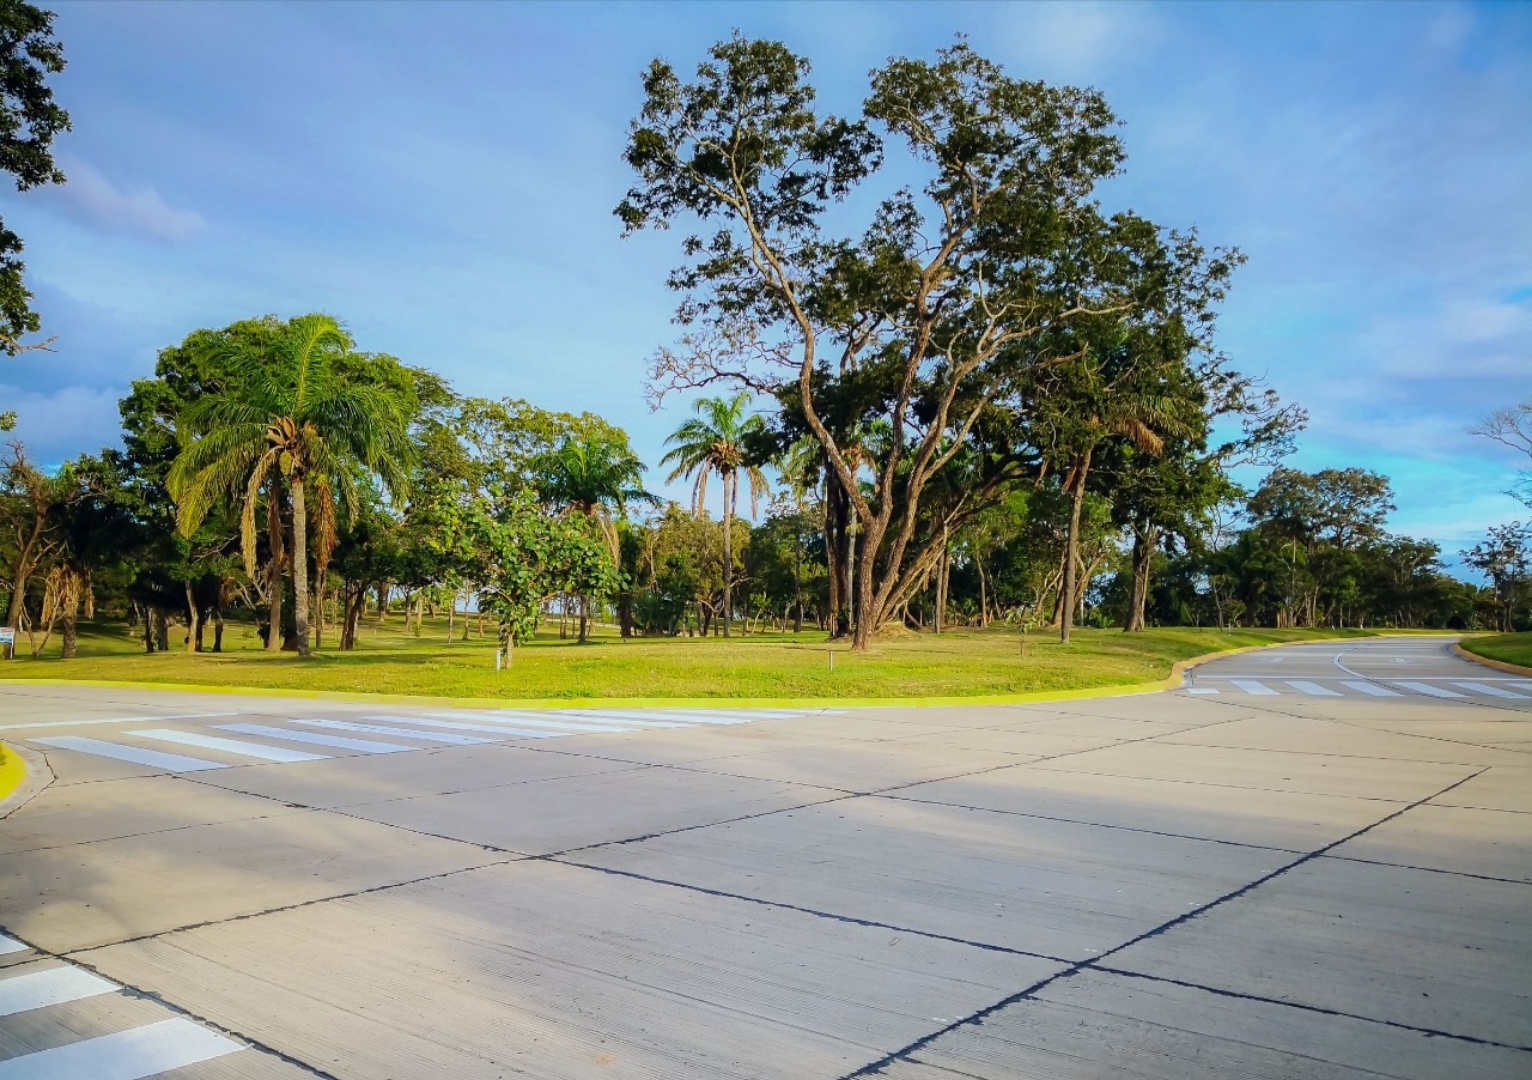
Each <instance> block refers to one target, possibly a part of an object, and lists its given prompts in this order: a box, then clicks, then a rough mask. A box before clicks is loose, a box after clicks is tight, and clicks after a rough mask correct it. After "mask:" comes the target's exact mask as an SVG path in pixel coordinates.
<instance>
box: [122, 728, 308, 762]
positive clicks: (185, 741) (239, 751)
mask: <svg viewBox="0 0 1532 1080" xmlns="http://www.w3.org/2000/svg"><path fill="white" fill-rule="evenodd" d="M126 734H128V735H134V736H137V737H138V738H141V739H158V740H159V741H161V742H168V743H177V744H179V745H181V746H196V747H200V748H201V749H203V750H217V751H219V752H220V753H224V754H234V755H236V756H239V757H252V758H257V759H259V760H261V761H281V762H284V763H288V764H291V763H292V762H294V761H323V760H325V759H326V758H327V757H329V756H330V755H329V754H311V753H309V752H308V751H307V750H289V749H288V748H287V747H285V746H263V745H261V744H260V743H253V742H245V741H244V740H243V739H220V738H219V737H218V736H216V735H199V734H197V733H196V732H194V731H172V730H170V729H169V728H164V729H155V730H152V731H129V732H126Z"/></svg>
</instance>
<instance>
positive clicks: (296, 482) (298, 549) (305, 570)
mask: <svg viewBox="0 0 1532 1080" xmlns="http://www.w3.org/2000/svg"><path fill="white" fill-rule="evenodd" d="M288 486H289V487H290V488H291V489H292V493H293V569H292V579H293V623H294V626H295V630H294V636H295V637H296V638H297V639H298V655H299V656H307V655H308V654H309V557H308V540H309V538H308V513H307V508H306V507H305V505H304V494H303V480H302V479H301V478H300V477H293V478H292V479H291V480H289V481H288Z"/></svg>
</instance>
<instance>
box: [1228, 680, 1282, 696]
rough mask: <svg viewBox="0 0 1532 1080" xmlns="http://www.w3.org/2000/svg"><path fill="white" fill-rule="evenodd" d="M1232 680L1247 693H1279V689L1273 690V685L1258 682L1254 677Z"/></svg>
mask: <svg viewBox="0 0 1532 1080" xmlns="http://www.w3.org/2000/svg"><path fill="white" fill-rule="evenodd" d="M1231 681H1232V682H1233V683H1234V685H1235V686H1237V687H1239V688H1240V689H1241V690H1243V691H1244V692H1245V693H1247V694H1273V695H1274V694H1277V693H1279V691H1276V690H1273V689H1272V688H1271V687H1269V686H1267V685H1266V684H1265V683H1260V682H1256V681H1255V680H1254V679H1233V680H1231Z"/></svg>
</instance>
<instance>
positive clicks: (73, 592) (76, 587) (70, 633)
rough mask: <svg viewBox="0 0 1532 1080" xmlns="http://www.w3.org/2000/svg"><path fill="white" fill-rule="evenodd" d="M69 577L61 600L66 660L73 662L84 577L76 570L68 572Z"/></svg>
mask: <svg viewBox="0 0 1532 1080" xmlns="http://www.w3.org/2000/svg"><path fill="white" fill-rule="evenodd" d="M65 573H66V574H67V575H68V577H67V579H66V581H65V585H64V588H63V590H62V592H63V596H61V597H60V598H59V602H60V605H61V606H62V608H63V614H64V659H65V660H73V659H74V652H75V644H76V642H77V640H78V630H79V624H78V621H77V620H78V618H79V614H80V584H81V581H82V577H81V575H80V574H79V573H77V572H76V571H75V570H73V569H70V570H66V571H65Z"/></svg>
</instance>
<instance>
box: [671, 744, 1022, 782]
mask: <svg viewBox="0 0 1532 1080" xmlns="http://www.w3.org/2000/svg"><path fill="white" fill-rule="evenodd" d="M1008 760H1010V755H1007V756H1006V757H1004V758H1001V759H1000V760H998V761H997V760H996V758H995V752H994V751H993V750H986V751H977V750H964V749H958V748H953V747H941V746H932V745H930V744H928V743H921V744H919V745H911V744H910V743H909V742H907V741H903V740H901V741H898V742H880V743H827V744H824V745H821V746H809V747H794V748H792V749H782V750H767V751H763V752H760V753H755V754H746V755H743V756H740V757H729V758H725V759H715V760H712V761H704V762H696V763H694V767H695V768H699V769H705V770H708V771H716V772H719V773H726V774H728V775H730V776H748V777H754V778H756V779H759V780H784V781H792V782H794V783H799V784H813V785H815V786H819V787H825V788H832V787H833V788H834V789H836V790H840V791H855V792H868V791H881V790H883V789H884V788H889V787H896V786H900V785H904V784H913V783H918V782H920V781H922V780H933V779H938V778H941V777H946V776H962V775H967V774H970V773H974V772H981V771H984V770H987V769H993V768H996V767H997V766H1001V765H1004V764H1006V763H1007V762H1008Z"/></svg>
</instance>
